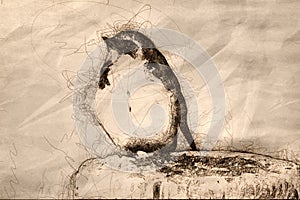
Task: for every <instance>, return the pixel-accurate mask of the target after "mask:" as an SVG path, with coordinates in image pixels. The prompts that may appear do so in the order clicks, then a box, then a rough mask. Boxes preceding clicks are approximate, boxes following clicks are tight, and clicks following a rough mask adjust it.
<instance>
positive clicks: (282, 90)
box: [0, 0, 300, 198]
mask: <svg viewBox="0 0 300 200" xmlns="http://www.w3.org/2000/svg"><path fill="white" fill-rule="evenodd" d="M146 4H147V5H146ZM141 8H142V11H141ZM139 12H140V14H139V16H138V17H137V21H138V22H139V23H140V22H142V21H143V20H144V23H148V26H153V27H160V28H168V29H173V30H176V31H178V32H181V33H183V34H185V35H188V36H189V37H190V38H192V39H193V40H195V41H197V43H198V44H199V45H201V47H202V48H203V49H204V50H205V51H207V53H208V54H209V55H210V56H211V57H212V61H213V62H214V64H215V65H216V66H217V68H218V72H219V74H220V77H221V79H222V83H223V86H224V89H225V97H226V116H225V124H224V128H223V130H222V133H221V134H220V136H219V142H218V144H217V146H216V148H219V147H220V148H223V149H231V150H243V151H251V152H254V153H259V154H267V155H270V156H272V157H276V158H283V159H289V160H293V161H295V162H298V163H299V162H300V124H299V121H300V110H299V108H300V101H299V97H300V93H299V91H300V82H299V81H300V2H299V1H292V0H291V1H221V0H220V1H219V0H217V1H196V0H195V1H177V0H174V1H158V0H157V1H143V2H139V1H114V0H110V1H58V0H53V1H29V0H26V1H7V0H2V1H1V4H0V46H1V48H0V51H1V53H0V56H1V58H0V67H1V70H0V88H1V95H0V115H1V116H0V137H1V140H0V151H1V154H0V183H1V184H0V185H1V187H0V197H1V198H59V197H61V194H62V193H63V192H64V187H63V184H64V182H65V180H66V179H68V176H70V175H71V174H72V173H73V172H74V170H76V169H77V167H78V166H79V165H80V163H81V162H82V161H83V160H85V159H87V158H89V157H92V156H91V155H90V154H89V153H88V152H87V151H86V150H85V147H84V146H83V144H82V143H81V141H80V140H79V137H78V135H77V132H76V130H75V126H74V120H73V119H74V116H73V110H72V109H73V107H72V89H73V88H74V85H72V84H73V83H74V80H75V78H74V77H75V75H76V73H77V72H78V70H79V69H80V67H81V65H82V63H83V62H84V61H85V59H86V58H87V52H91V51H93V49H94V48H95V45H93V44H94V42H96V40H97V39H99V34H100V33H104V32H106V31H110V32H113V26H115V27H117V26H118V24H122V23H126V22H128V21H129V20H130V19H131V18H133V17H134V15H135V14H137V13H139ZM132 24H134V21H133V22H132ZM100 39H101V37H100ZM176 61H177V60H176V58H174V62H175V63H174V62H173V63H172V62H171V63H172V64H173V65H175V68H176ZM182 62H183V61H182ZM177 63H179V62H177ZM178 70H179V71H180V69H178ZM191 76H192V75H191ZM190 78H191V79H192V78H193V77H190ZM191 82H193V81H191ZM195 84H197V83H195ZM201 84H204V83H203V82H202V83H201ZM144 92H149V91H147V90H145V91H144ZM199 95H200V99H201V94H199ZM202 97H203V99H205V98H204V97H205V95H204V94H203V96H202ZM203 102H205V101H204V100H203ZM200 103H201V102H200ZM137 104H138V103H137ZM203 104H204V105H203V106H202V107H204V108H203V109H204V110H205V106H206V105H205V103H203ZM200 107H201V106H200ZM135 109H136V112H139V111H138V110H139V109H142V106H138V107H136V108H135ZM202 117H203V116H202ZM200 121H201V117H200ZM206 121H207V122H208V121H209V120H207V119H206ZM149 123H150V122H149ZM203 126H205V125H203ZM204 130H205V129H203V130H201V127H200V131H203V132H204V133H205V131H204Z"/></svg>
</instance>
